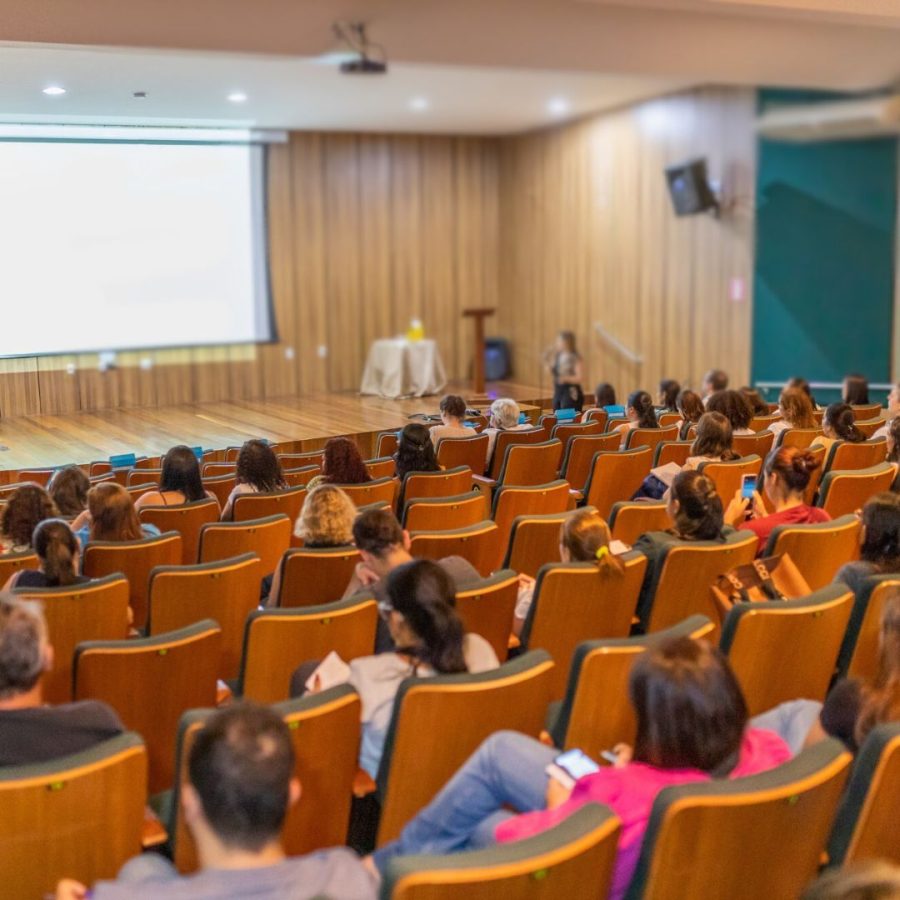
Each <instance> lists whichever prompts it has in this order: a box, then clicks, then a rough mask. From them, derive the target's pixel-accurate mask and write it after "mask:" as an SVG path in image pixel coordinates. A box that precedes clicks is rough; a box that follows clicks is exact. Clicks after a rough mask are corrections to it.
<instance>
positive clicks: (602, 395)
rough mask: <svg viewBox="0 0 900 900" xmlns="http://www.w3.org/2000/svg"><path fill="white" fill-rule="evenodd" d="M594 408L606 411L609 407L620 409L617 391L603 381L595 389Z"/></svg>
mask: <svg viewBox="0 0 900 900" xmlns="http://www.w3.org/2000/svg"><path fill="white" fill-rule="evenodd" d="M594 406H596V407H598V408H599V409H606V408H607V407H609V406H612V407H616V408H618V404H617V403H616V389H615V388H614V387H613V386H612V385H611V384H609V383H608V382H606V381H601V382H600V384H598V385H597V387H595V388H594Z"/></svg>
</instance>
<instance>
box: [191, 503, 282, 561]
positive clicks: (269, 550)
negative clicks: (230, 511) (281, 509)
mask: <svg viewBox="0 0 900 900" xmlns="http://www.w3.org/2000/svg"><path fill="white" fill-rule="evenodd" d="M293 527H294V523H293V522H292V521H291V520H290V519H289V518H288V517H287V516H285V515H278V516H266V518H264V519H251V520H250V521H246V522H214V523H211V524H209V525H204V526H202V527H201V529H200V552H199V555H198V561H199V562H202V563H206V562H216V561H217V560H221V559H230V558H231V557H233V556H240V555H241V554H242V553H255V554H256V555H257V556H258V557H259V559H260V562H261V563H262V571H263V576H266V575H271V574H272V573H273V572H274V571H275V569H276V568H277V567H278V563H279V562H280V561H281V557H282V556H283V555H284V552H285V550H287V549H288V547H289V546H290V543H291V531H292V530H293Z"/></svg>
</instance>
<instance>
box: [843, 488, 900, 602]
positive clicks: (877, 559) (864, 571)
mask: <svg viewBox="0 0 900 900" xmlns="http://www.w3.org/2000/svg"><path fill="white" fill-rule="evenodd" d="M861 518H862V533H861V535H860V547H859V559H858V560H854V561H853V562H848V563H844V565H842V566H841V567H840V569H838V571H837V574H836V575H835V576H834V580H835V581H841V582H843V583H844V584H846V585H847V587H849V588H850V589H851V590H852V591H853V593H854V594H856V595H857V596H859V594H860V593H861V591H862V588H863V585H864V584H865V582H866V580H867V579H868V578H870V577H871V576H872V575H887V574H889V573H892V572H900V496H898V495H897V494H894V493H883V494H876V495H875V496H874V497H870V498H869V500H867V501H866V505H865V506H864V507H863V508H862V516H861Z"/></svg>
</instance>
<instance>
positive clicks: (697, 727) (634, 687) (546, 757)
mask: <svg viewBox="0 0 900 900" xmlns="http://www.w3.org/2000/svg"><path fill="white" fill-rule="evenodd" d="M628 697H629V700H630V703H631V707H632V709H633V710H634V714H635V718H636V720H637V738H636V740H635V743H634V748H633V749H632V748H631V747H628V746H625V745H618V746H617V747H616V748H615V749H616V752H617V754H618V760H617V762H616V763H615V765H612V766H601V767H600V768H599V769H598V770H597V771H596V772H594V773H593V774H590V775H585V776H583V777H582V778H579V779H577V780H576V781H575V785H574V787H566V786H564V785H563V784H561V783H560V782H559V781H557V780H556V779H555V778H554V777H553V775H552V774H550V773H548V772H547V768H548V766H550V765H551V764H552V763H553V762H554V760H555V758H556V757H557V756H558V754H559V751H558V750H557V749H555V748H553V747H548V746H546V745H545V744H542V743H541V742H540V741H537V740H535V739H534V738H530V737H526V736H525V735H523V734H518V733H516V732H511V731H500V732H497V733H495V734H494V735H492V736H491V737H489V738H488V739H487V740H486V741H485V742H484V743H483V744H482V745H481V747H479V749H478V750H476V751H475V753H474V754H473V755H472V756H471V757H469V759H468V761H467V762H466V763H465V764H464V765H463V766H462V768H461V769H460V770H459V771H458V772H457V773H456V775H454V776H453V777H452V778H451V779H450V781H449V782H447V784H446V786H445V787H444V788H443V789H442V790H441V791H440V793H439V794H438V795H437V796H436V797H435V798H434V800H432V801H431V803H429V805H428V806H427V807H425V809H423V810H422V811H421V812H420V813H418V815H416V816H415V818H413V819H412V820H411V821H410V822H409V823H408V824H407V825H406V827H405V828H404V829H403V831H402V832H401V834H400V837H399V838H398V839H397V840H396V841H392V842H391V843H389V844H386V845H384V846H382V847H381V848H379V849H378V850H377V851H376V852H375V855H374V857H373V858H372V862H373V863H374V865H375V866H376V867H377V868H378V869H379V870H382V871H383V870H384V867H385V866H386V865H387V863H388V861H389V860H390V859H391V858H393V857H396V856H405V855H408V854H413V853H424V852H428V853H441V854H443V853H453V852H456V851H462V850H470V849H476V848H479V847H484V846H489V845H491V844H493V843H495V842H501V843H505V842H507V841H515V840H521V839H523V838H526V837H531V836H533V835H537V834H540V833H542V832H544V831H546V830H547V829H548V828H552V827H553V826H554V825H557V824H558V823H560V822H561V821H563V820H565V819H566V818H567V817H568V816H569V815H571V814H572V813H573V812H575V810H577V809H579V808H580V807H581V806H583V805H584V804H586V803H601V804H606V805H608V806H610V807H611V808H612V810H613V812H615V814H616V815H617V816H618V818H619V819H620V820H621V822H622V831H621V836H620V838H619V849H618V857H617V859H616V866H615V872H614V875H613V884H612V889H611V891H610V894H609V896H610V898H611V900H620V898H621V897H622V896H623V895H624V894H625V891H626V889H627V887H628V884H629V882H630V881H631V877H632V875H633V874H634V870H635V866H636V865H637V860H638V856H639V855H640V851H641V844H642V842H643V839H644V832H645V831H646V828H647V822H648V820H649V818H650V810H651V808H652V806H653V802H654V800H655V799H656V797H657V795H658V794H659V792H660V791H662V790H663V789H665V788H667V787H671V786H673V785H679V784H690V783H693V782H704V781H710V780H711V779H717V778H740V777H743V776H746V775H752V774H756V773H758V772H764V771H766V770H768V769H772V768H775V767H776V766H778V765H780V764H781V763H783V762H785V761H787V759H788V758H789V757H790V751H789V750H788V748H787V746H786V745H785V743H784V741H782V740H781V738H779V737H778V736H777V735H775V734H772V733H771V732H767V731H760V730H757V729H753V728H749V727H748V723H747V704H746V702H745V700H744V697H743V694H742V693H741V689H740V686H739V685H738V682H737V679H736V678H735V676H734V674H733V672H732V671H731V669H730V668H729V666H728V662H727V660H726V659H725V657H724V656H723V655H722V654H721V653H720V652H719V651H718V650H714V649H713V648H712V647H710V646H709V645H708V644H706V643H704V642H700V641H694V640H691V639H690V638H686V637H685V638H676V639H669V640H664V641H660V642H659V643H657V644H655V645H653V646H652V647H651V648H650V649H648V650H647V651H646V652H645V653H642V654H641V655H640V656H639V657H637V659H636V660H635V663H634V666H633V667H632V670H631V675H630V677H629V684H628ZM598 749H599V748H585V750H590V751H591V752H597V750H598Z"/></svg>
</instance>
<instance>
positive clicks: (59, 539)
mask: <svg viewBox="0 0 900 900" xmlns="http://www.w3.org/2000/svg"><path fill="white" fill-rule="evenodd" d="M31 543H32V546H33V547H34V552H35V553H36V554H37V558H38V560H40V568H39V569H19V570H18V571H17V572H14V573H13V574H12V575H10V576H9V580H8V581H7V582H6V584H4V585H3V588H2V589H3V590H4V591H11V590H12V589H13V588H14V587H30V588H52V587H68V586H69V585H70V584H84V583H85V582H86V581H90V578H88V577H86V576H85V575H79V574H78V570H79V568H80V561H81V552H80V550H81V548H80V546H79V544H78V538H76V537H75V535H74V534H73V532H72V529H71V528H69V523H68V522H65V521H63V520H62V519H44V521H43V522H41V523H40V524H39V525H38V527H37V528H35V529H34V536H33V537H32V539H31Z"/></svg>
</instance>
